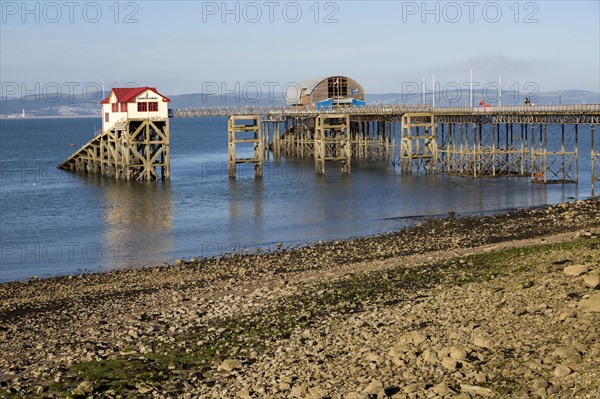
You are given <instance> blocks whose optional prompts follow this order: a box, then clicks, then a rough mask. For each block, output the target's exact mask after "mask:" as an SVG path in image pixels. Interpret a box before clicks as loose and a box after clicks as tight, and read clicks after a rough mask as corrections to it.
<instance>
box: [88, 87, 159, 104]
mask: <svg viewBox="0 0 600 399" xmlns="http://www.w3.org/2000/svg"><path fill="white" fill-rule="evenodd" d="M146 90H152V91H153V92H155V93H156V94H158V95H159V96H161V97H162V98H163V101H164V102H167V103H169V102H171V100H170V99H169V98H167V97H166V96H163V95H162V94H160V93H159V92H158V90H156V88H155V87H148V86H145V87H114V88H113V89H112V90H111V94H112V93H115V96H116V97H117V102H120V103H128V102H133V100H135V98H136V97H137V96H139V95H140V94H142V93H143V92H145V91H146ZM109 99H110V94H109V95H108V97H106V98H105V99H104V100H102V101H100V104H108V103H109Z"/></svg>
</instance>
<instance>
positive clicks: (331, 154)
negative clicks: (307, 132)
mask: <svg viewBox="0 0 600 399" xmlns="http://www.w3.org/2000/svg"><path fill="white" fill-rule="evenodd" d="M314 158H315V173H316V174H317V175H324V174H325V163H326V162H327V161H334V162H340V163H341V169H342V173H343V174H350V169H351V162H352V148H351V145H350V116H349V115H348V114H320V115H317V117H316V118H315V135H314Z"/></svg>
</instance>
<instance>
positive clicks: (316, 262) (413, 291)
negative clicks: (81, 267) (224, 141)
mask: <svg viewBox="0 0 600 399" xmlns="http://www.w3.org/2000/svg"><path fill="white" fill-rule="evenodd" d="M599 273H600V202H599V201H598V200H597V199H590V200H585V201H578V202H572V203H564V204H558V205H553V206H548V207H543V208H539V209H529V210H516V211H511V212H507V213H502V214H497V215H492V216H469V217H461V216H460V215H449V216H448V217H447V218H442V219H434V220H430V221H425V222H423V223H420V224H418V225H416V226H413V227H409V228H405V229H402V230H400V231H398V232H394V233H390V234H385V235H380V236H374V237H366V238H359V239H354V240H348V241H333V242H319V243H315V244H314V245H310V246H306V247H298V248H286V247H285V246H283V245H278V246H277V249H276V250H274V251H271V252H268V253H262V252H260V251H257V252H255V253H244V254H229V255H224V256H219V257H213V258H209V259H199V258H192V259H180V260H177V262H174V264H172V265H161V266H151V265H149V267H147V268H143V269H135V270H121V271H114V272H109V273H104V274H82V275H75V276H66V277H59V278H49V279H37V278H32V279H30V280H29V281H26V282H11V283H5V284H0V398H30V397H31V398H240V399H247V398H319V399H320V398H352V399H359V398H361V399H362V398H364V399H367V398H378V399H380V398H388V397H389V398H591V399H595V398H598V397H600V290H599V287H600V282H599Z"/></svg>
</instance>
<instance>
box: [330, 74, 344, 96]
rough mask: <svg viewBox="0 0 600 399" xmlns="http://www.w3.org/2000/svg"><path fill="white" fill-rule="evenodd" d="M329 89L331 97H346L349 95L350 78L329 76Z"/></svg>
mask: <svg viewBox="0 0 600 399" xmlns="http://www.w3.org/2000/svg"><path fill="white" fill-rule="evenodd" d="M327 89H328V93H327V95H328V97H329V98H346V97H347V96H348V79H346V78H342V77H341V76H337V77H333V78H329V80H328V82H327Z"/></svg>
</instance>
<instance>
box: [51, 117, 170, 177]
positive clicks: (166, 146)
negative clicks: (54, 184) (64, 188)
mask: <svg viewBox="0 0 600 399" xmlns="http://www.w3.org/2000/svg"><path fill="white" fill-rule="evenodd" d="M170 165H171V164H170V133H169V120H168V119H124V120H122V121H119V122H117V123H115V124H114V125H113V127H112V128H111V129H110V130H108V131H105V132H100V133H98V134H97V135H96V136H95V137H94V138H93V139H92V140H90V141H89V142H88V143H86V144H85V145H84V146H82V147H81V148H80V149H79V150H78V151H77V152H75V153H74V154H73V155H71V156H70V157H69V158H67V160H65V161H64V162H63V163H62V164H60V165H59V166H58V167H59V168H60V169H65V170H71V171H77V172H83V173H88V174H98V175H103V176H108V177H114V178H116V179H124V180H138V181H142V180H144V181H149V180H159V179H160V180H169V179H170V177H171V173H170Z"/></svg>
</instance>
